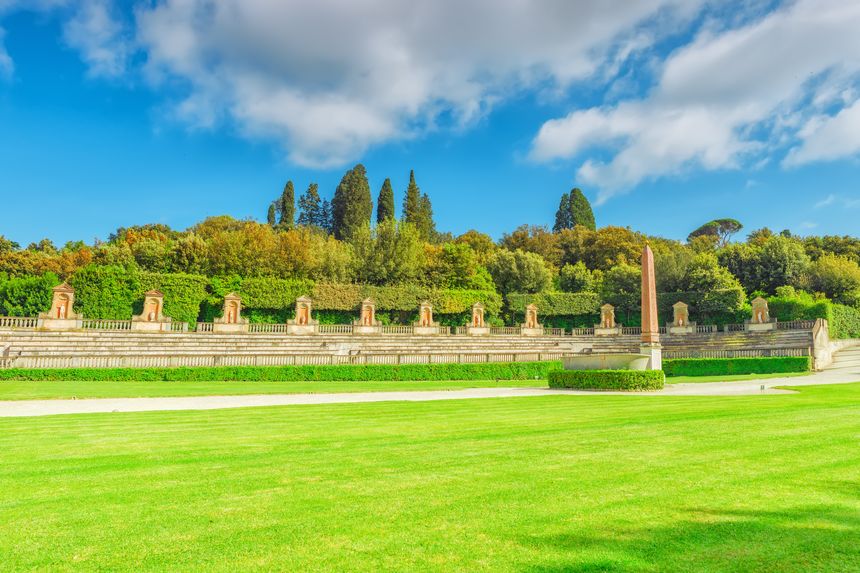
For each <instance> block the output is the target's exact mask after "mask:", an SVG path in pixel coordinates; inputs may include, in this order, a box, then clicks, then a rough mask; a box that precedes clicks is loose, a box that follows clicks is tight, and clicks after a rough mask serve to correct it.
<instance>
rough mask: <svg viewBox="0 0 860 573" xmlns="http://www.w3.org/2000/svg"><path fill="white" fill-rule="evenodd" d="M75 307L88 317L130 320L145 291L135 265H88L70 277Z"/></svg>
mask: <svg viewBox="0 0 860 573" xmlns="http://www.w3.org/2000/svg"><path fill="white" fill-rule="evenodd" d="M69 284H70V285H71V286H72V288H74V289H75V309H76V310H77V311H78V312H80V313H81V314H83V315H84V317H85V318H105V319H118V320H128V319H130V318H131V315H132V314H133V311H134V304H135V303H136V302H138V300H139V299H140V298H141V295H142V294H143V290H141V286H140V273H139V272H138V271H137V270H136V269H135V268H134V267H123V266H118V265H116V266H100V265H87V266H86V267H84V268H82V269H80V270H78V271H77V272H76V273H75V274H74V275H72V277H71V278H70V279H69Z"/></svg>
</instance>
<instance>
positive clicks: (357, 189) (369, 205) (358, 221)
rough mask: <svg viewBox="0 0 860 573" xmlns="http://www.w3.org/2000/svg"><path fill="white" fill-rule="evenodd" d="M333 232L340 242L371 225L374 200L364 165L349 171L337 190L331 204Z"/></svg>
mask: <svg viewBox="0 0 860 573" xmlns="http://www.w3.org/2000/svg"><path fill="white" fill-rule="evenodd" d="M331 214H332V230H333V231H334V236H335V237H336V238H337V239H340V240H348V239H349V238H350V237H352V235H353V233H355V231H356V230H358V229H359V228H361V227H362V226H364V225H369V224H370V218H371V216H372V215H373V199H372V198H371V197H370V184H369V183H368V182H367V172H366V171H365V169H364V165H362V164H360V163H359V164H358V165H356V166H355V167H353V168H352V169H351V170H349V171H347V172H346V173H345V174H344V176H343V179H341V180H340V184H339V185H338V186H337V190H335V193H334V198H333V199H332V202H331Z"/></svg>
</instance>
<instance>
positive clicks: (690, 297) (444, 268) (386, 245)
mask: <svg viewBox="0 0 860 573" xmlns="http://www.w3.org/2000/svg"><path fill="white" fill-rule="evenodd" d="M396 205H397V203H396V201H395V193H394V189H393V187H392V185H391V181H390V179H385V181H384V182H383V184H382V186H381V188H380V190H379V193H378V194H377V197H376V201H375V202H374V201H373V197H372V193H371V190H370V186H369V184H368V179H367V173H366V171H365V168H364V167H363V166H362V165H356V166H355V167H353V168H352V169H350V170H348V171H347V172H346V173H345V174H344V176H343V178H342V179H341V181H340V183H339V184H338V186H337V188H336V189H335V190H334V194H333V195H332V199H331V201H328V200H326V199H324V198H322V197H321V196H320V192H319V188H318V186H317V185H316V184H315V183H311V184H310V185H309V186H308V187H307V190H306V191H305V192H304V193H302V194H301V195H300V196H299V197H298V199H297V200H296V194H295V187H294V184H293V182H292V181H288V182H287V183H286V184H285V186H284V188H283V190H282V191H281V192H280V194H279V195H278V197H277V198H276V200H275V201H273V202H272V203H271V204H270V206H269V209H268V213H267V221H266V223H259V222H256V221H253V220H237V219H234V218H232V217H230V216H227V215H221V216H216V217H209V218H207V219H205V220H204V221H201V222H200V223H198V224H196V225H194V226H192V227H190V228H189V229H186V230H185V231H177V230H174V229H171V228H169V227H167V226H166V225H161V224H151V225H141V226H134V227H129V228H120V229H117V231H116V232H114V233H112V234H111V235H110V237H108V239H107V240H106V241H103V242H102V241H96V242H95V243H94V244H91V245H87V244H85V243H83V242H82V241H77V242H70V243H67V244H66V245H64V246H62V247H57V246H55V245H54V244H53V243H52V242H51V241H49V240H47V239H44V240H42V241H39V242H38V243H33V244H30V245H28V246H26V247H22V246H21V245H18V244H16V243H14V242H13V241H11V240H10V239H6V238H3V237H2V236H0V280H2V281H5V282H6V283H7V284H9V283H10V282H12V281H17V280H22V281H24V280H26V281H30V283H27V284H42V283H39V282H38V281H37V279H38V280H42V279H41V277H44V276H45V273H52V275H51V277H52V278H50V280H52V281H53V280H57V279H68V278H69V277H71V276H72V275H74V274H75V273H76V272H78V271H80V270H81V269H83V268H88V267H107V266H111V267H122V268H128V269H137V270H140V271H142V272H150V273H184V274H193V275H202V276H207V277H212V278H217V277H246V278H253V277H276V278H282V279H295V280H311V281H318V282H325V283H336V284H360V285H370V286H380V287H382V286H392V285H415V286H418V287H422V288H430V289H470V290H480V291H491V292H496V293H498V294H500V295H502V296H503V297H505V299H506V300H507V299H508V298H511V297H512V296H513V295H536V294H540V295H541V296H543V299H542V300H553V301H556V302H554V303H553V305H554V306H553V308H554V309H556V310H557V311H558V312H562V309H563V308H564V302H563V301H564V300H567V299H565V298H564V296H558V297H555V298H553V296H554V293H558V294H559V295H564V294H565V293H567V294H583V295H587V296H584V297H581V298H579V299H576V300H577V301H580V302H577V303H576V304H575V305H573V306H571V307H570V312H571V313H574V311H575V313H576V314H587V313H582V312H581V311H582V309H583V308H584V307H582V306H581V304H580V303H581V301H595V300H597V301H602V302H609V303H611V304H613V305H615V306H616V307H617V308H618V312H619V316H621V317H622V319H623V320H624V321H625V322H627V323H628V324H631V323H632V322H631V321H635V320H636V316H637V313H638V305H639V272H640V271H639V257H640V254H641V250H642V247H643V246H644V245H645V244H646V243H648V244H650V245H651V247H652V249H653V250H654V253H655V259H656V266H657V269H656V271H657V272H656V275H657V280H658V290H659V291H660V293H662V295H663V296H662V298H661V301H663V300H665V301H671V302H674V300H671V299H673V298H674V299H675V300H685V301H686V302H688V303H689V304H691V312H692V313H693V316H694V317H695V319H698V320H702V321H705V320H709V321H718V322H720V321H721V322H736V321H738V320H741V319H743V318H744V316H745V313H747V312H748V301H749V300H750V299H751V298H752V297H754V296H756V295H758V294H762V295H765V296H770V297H777V293H778V292H779V290H778V289H780V288H782V287H791V288H792V289H794V291H793V292H795V296H798V297H804V296H808V297H811V298H812V299H813V300H825V299H826V300H829V301H832V302H833V303H835V304H838V305H842V306H844V307H846V308H852V309H853V308H857V307H860V266H858V263H860V239H858V238H855V237H849V236H844V237H839V236H813V237H796V236H793V235H792V234H791V233H789V232H787V231H783V232H780V233H775V232H773V231H771V230H769V229H758V230H754V231H752V232H750V233H749V234H748V235H747V236H746V237H744V238H742V239H741V240H734V238H735V237H736V236H737V235H738V234H739V233H740V232H741V231H742V225H741V223H740V222H738V221H736V220H734V219H716V220H714V221H710V222H707V223H705V224H704V225H701V226H700V227H698V228H696V229H694V230H693V231H691V232H690V234H689V236H688V237H687V240H686V241H675V240H669V239H664V238H661V237H655V236H648V235H645V234H643V233H639V232H637V231H634V230H632V229H630V228H626V227H616V226H604V227H598V226H597V225H596V221H595V218H594V213H593V211H592V209H591V206H590V205H589V204H588V200H587V198H586V197H585V195H584V194H583V193H582V191H581V190H579V189H576V188H574V189H573V190H571V191H570V192H569V193H564V194H563V195H562V196H561V199H560V201H559V209H558V211H557V212H556V214H555V220H554V224H553V227H552V229H550V228H549V227H547V226H541V225H523V226H521V227H518V228H516V229H514V230H513V231H511V232H509V233H505V234H504V235H503V236H502V237H501V239H499V240H498V241H496V240H494V239H493V238H491V237H490V236H488V235H486V234H484V233H481V232H480V231H478V230H470V231H467V232H466V233H463V234H461V235H459V236H456V237H455V236H452V235H451V234H448V233H441V232H439V231H438V230H437V229H436V225H435V222H434V221H433V208H432V204H431V202H430V198H429V196H428V194H427V193H426V192H422V190H421V189H420V187H419V186H418V183H417V181H416V177H415V174H414V172H410V177H409V183H408V185H407V187H406V189H405V190H404V195H403V200H402V203H401V206H400V207H401V208H400V214H399V215H400V216H399V218H398V216H397V215H398V213H397V209H396ZM34 281H35V282H34ZM26 288H28V287H27V286H26V284H24V283H20V282H18V283H14V284H12V285H11V286H10V287H9V288H8V289H7V292H9V293H10V294H9V296H8V299H9V300H10V301H12V302H10V303H9V305H8V308H6V309H5V311H4V310H3V309H0V312H5V313H6V314H10V313H11V314H14V313H17V312H19V311H23V309H29V306H27V305H28V304H30V303H28V302H26V301H23V302H22V301H21V295H20V293H21V292H23V290H26ZM34 288H35V287H34ZM22 289H23V290H22ZM16 293H18V294H16ZM514 298H516V297H514ZM15 300H18V301H19V302H14V301H15ZM516 300H521V299H519V298H517V299H516ZM39 304H41V303H39ZM589 304H591V303H590V302H589ZM661 304H662V302H661ZM663 308H666V307H665V305H664V307H663ZM12 309H15V312H12ZM594 310H595V311H596V309H594ZM508 312H510V313H512V314H511V315H509V317H508V318H509V319H513V318H514V314H515V313H516V312H517V311H516V309H515V308H513V307H509V308H508ZM588 320H591V318H589V317H584V318H582V321H583V322H584V323H587V321H588Z"/></svg>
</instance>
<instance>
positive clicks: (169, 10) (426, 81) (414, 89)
mask: <svg viewBox="0 0 860 573" xmlns="http://www.w3.org/2000/svg"><path fill="white" fill-rule="evenodd" d="M697 5H698V2H692V1H689V0H625V1H614V2H613V1H607V0H581V1H578V2H569V1H568V0H546V1H544V2H540V3H537V2H524V1H521V0H505V1H502V0H497V1H489V0H426V1H418V2H402V1H400V0H350V1H348V2H346V1H342V0H317V1H313V2H310V1H304V2H302V1H297V0H292V1H290V0H223V1H220V2H214V1H207V0H165V1H164V2H158V3H157V4H156V5H155V6H153V7H149V8H147V7H143V8H140V9H139V10H138V11H137V24H138V42H139V46H140V47H141V49H142V50H144V52H145V53H146V55H147V64H146V66H147V71H148V73H149V76H150V78H152V79H153V81H159V80H166V81H169V80H176V79H179V80H181V81H182V82H184V84H185V85H186V86H187V90H188V92H187V98H186V99H185V100H184V101H182V102H181V103H180V104H179V106H178V110H179V112H180V114H181V116H182V117H184V118H186V119H187V120H189V121H192V122H195V123H197V124H199V125H203V126H206V125H211V124H212V123H213V122H216V121H218V120H219V119H220V118H223V117H228V118H230V119H232V120H234V121H235V122H236V123H237V124H238V125H239V127H240V128H241V129H242V130H243V131H244V132H245V133H247V134H249V135H251V136H262V137H267V138H273V139H277V140H279V141H280V142H281V143H282V144H283V146H284V148H285V149H286V150H287V152H288V155H289V157H290V159H291V160H292V161H294V162H297V163H300V164H305V165H316V166H329V165H337V164H341V163H344V162H346V161H350V160H353V159H355V158H356V157H358V156H360V155H361V153H362V152H364V151H365V150H366V149H367V148H368V147H369V146H372V145H375V144H379V143H382V142H387V141H392V140H397V139H405V138H410V137H413V136H415V135H416V134H420V133H422V132H424V131H426V130H428V129H433V128H434V127H435V126H436V125H438V124H439V123H444V124H445V125H454V126H463V125H468V124H470V123H471V122H474V121H475V120H477V119H479V118H481V117H482V116H483V115H484V114H485V113H486V112H487V110H488V109H490V108H491V106H492V105H493V104H494V102H497V101H498V100H499V99H503V98H505V97H506V96H508V95H510V94H511V93H513V92H518V91H521V90H523V89H530V88H549V89H558V88H563V87H565V86H567V85H569V84H570V82H572V81H575V80H579V79H582V78H585V77H589V76H591V75H592V74H594V73H595V72H596V71H598V70H599V69H600V68H601V66H604V65H606V64H607V63H608V62H609V61H610V59H611V58H613V57H616V56H617V55H618V54H617V52H618V49H617V45H616V42H619V41H621V40H627V41H628V42H629V41H630V40H632V38H628V37H627V36H626V35H628V34H630V33H631V31H632V30H634V29H636V28H637V26H639V25H640V24H641V23H642V22H643V21H644V20H647V19H649V18H653V17H655V16H656V15H657V14H659V15H660V17H661V18H660V21H661V22H665V23H666V24H667V25H671V22H673V21H676V20H678V19H683V18H687V17H689V16H691V15H693V14H695V12H696V7H697Z"/></svg>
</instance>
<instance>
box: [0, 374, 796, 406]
mask: <svg viewBox="0 0 860 573" xmlns="http://www.w3.org/2000/svg"><path fill="white" fill-rule="evenodd" d="M804 375H805V374H797V373H794V374H747V375H735V376H677V377H674V378H667V379H666V381H667V382H668V383H670V384H677V383H681V382H719V381H724V382H728V381H733V380H755V379H759V378H778V377H787V376H804ZM511 387H540V388H546V387H547V382H546V380H498V381H497V380H447V381H433V382H430V381H425V382H92V381H88V382H87V381H74V382H69V381H61V382H56V381H23V382H19V381H0V400H44V399H61V398H65V399H70V398H139V397H143V396H217V395H236V394H296V393H305V392H311V393H322V392H379V391H386V390H458V389H461V388H511Z"/></svg>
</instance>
